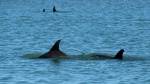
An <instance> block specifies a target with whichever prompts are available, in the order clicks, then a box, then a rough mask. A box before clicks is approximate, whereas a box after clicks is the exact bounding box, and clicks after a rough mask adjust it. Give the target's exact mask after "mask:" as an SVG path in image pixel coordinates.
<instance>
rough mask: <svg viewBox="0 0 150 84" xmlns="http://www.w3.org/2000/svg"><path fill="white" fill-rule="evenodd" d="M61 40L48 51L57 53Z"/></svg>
mask: <svg viewBox="0 0 150 84" xmlns="http://www.w3.org/2000/svg"><path fill="white" fill-rule="evenodd" d="M60 41H61V40H58V41H57V42H56V43H55V44H54V45H53V47H52V48H51V49H50V51H59V43H60Z"/></svg>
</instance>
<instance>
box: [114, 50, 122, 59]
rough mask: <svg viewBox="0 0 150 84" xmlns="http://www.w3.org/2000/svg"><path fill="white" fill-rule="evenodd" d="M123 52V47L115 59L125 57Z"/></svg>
mask: <svg viewBox="0 0 150 84" xmlns="http://www.w3.org/2000/svg"><path fill="white" fill-rule="evenodd" d="M123 52H124V50H123V49H121V50H120V51H119V52H118V53H117V54H116V55H115V57H114V59H121V60H122V59H123Z"/></svg>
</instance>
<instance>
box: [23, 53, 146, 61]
mask: <svg viewBox="0 0 150 84" xmlns="http://www.w3.org/2000/svg"><path fill="white" fill-rule="evenodd" d="M41 55H42V54H40V53H32V54H26V55H24V56H22V58H24V59H39V56H41ZM95 55H102V56H109V57H114V56H115V55H112V54H102V53H90V54H84V53H83V54H81V55H68V56H67V57H54V58H49V59H53V60H54V61H57V60H61V59H68V60H112V59H105V58H101V57H93V56H95ZM142 60H146V59H144V58H141V57H135V56H124V59H123V60H122V61H142Z"/></svg>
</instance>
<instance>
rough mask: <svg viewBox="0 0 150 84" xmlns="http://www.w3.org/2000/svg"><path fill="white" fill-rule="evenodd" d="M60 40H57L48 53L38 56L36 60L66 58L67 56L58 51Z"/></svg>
mask: <svg viewBox="0 0 150 84" xmlns="http://www.w3.org/2000/svg"><path fill="white" fill-rule="evenodd" d="M60 41H61V40H58V41H57V42H56V43H55V44H54V45H53V47H52V48H51V49H50V51H49V52H47V53H45V54H43V55H41V56H39V57H38V58H53V57H67V54H65V53H64V52H62V51H61V50H60V49H59V43H60Z"/></svg>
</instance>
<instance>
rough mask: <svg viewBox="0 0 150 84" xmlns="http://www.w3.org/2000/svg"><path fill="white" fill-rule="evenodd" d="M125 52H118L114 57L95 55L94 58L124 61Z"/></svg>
mask: <svg viewBox="0 0 150 84" xmlns="http://www.w3.org/2000/svg"><path fill="white" fill-rule="evenodd" d="M123 52H124V50H123V49H121V50H120V51H118V53H117V54H116V55H115V56H114V57H112V56H108V55H93V56H92V57H99V58H102V59H120V60H123Z"/></svg>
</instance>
